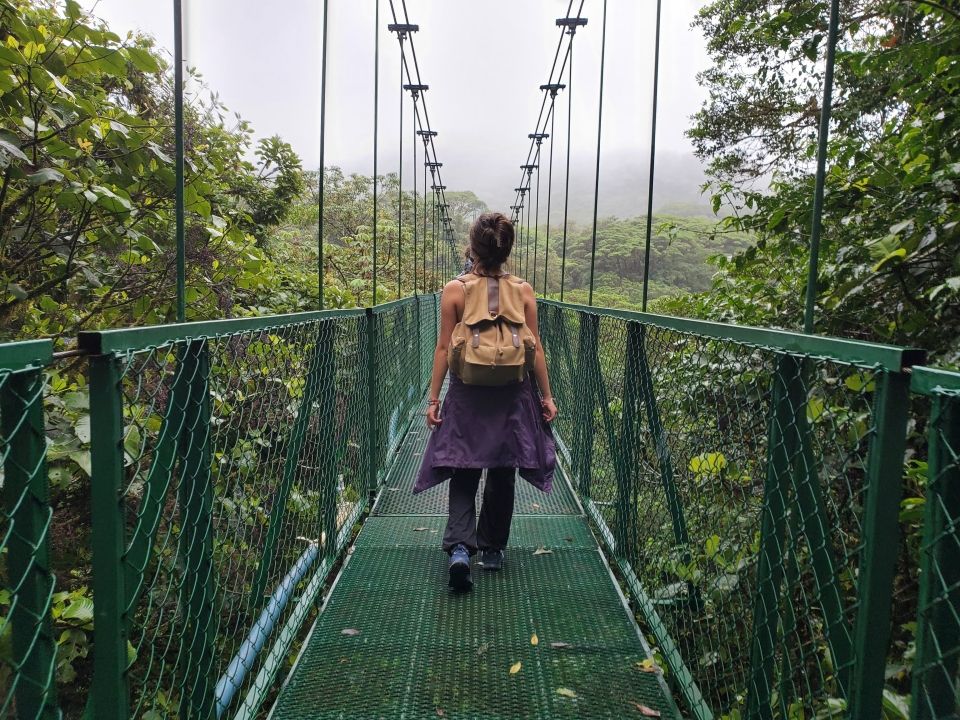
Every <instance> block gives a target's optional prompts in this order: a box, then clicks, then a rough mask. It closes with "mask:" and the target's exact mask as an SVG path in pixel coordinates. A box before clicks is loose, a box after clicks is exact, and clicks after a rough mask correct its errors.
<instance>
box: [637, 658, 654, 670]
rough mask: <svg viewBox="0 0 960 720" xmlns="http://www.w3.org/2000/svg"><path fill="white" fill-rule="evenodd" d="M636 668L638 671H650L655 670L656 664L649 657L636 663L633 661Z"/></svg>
mask: <svg viewBox="0 0 960 720" xmlns="http://www.w3.org/2000/svg"><path fill="white" fill-rule="evenodd" d="M635 664H636V666H637V670H639V671H640V672H647V673H652V672H656V671H657V664H656V663H655V662H654V661H653V660H652V659H651V658H647V659H646V660H641V661H640V662H638V663H635Z"/></svg>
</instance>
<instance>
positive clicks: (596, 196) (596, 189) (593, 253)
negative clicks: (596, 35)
mask: <svg viewBox="0 0 960 720" xmlns="http://www.w3.org/2000/svg"><path fill="white" fill-rule="evenodd" d="M602 25H603V29H602V31H601V34H600V99H599V104H598V107H597V170H596V176H595V178H594V185H593V233H592V234H591V240H590V293H589V296H588V300H587V305H591V306H592V305H593V274H594V267H595V265H596V262H597V211H598V210H599V207H600V135H601V131H602V130H603V70H604V61H605V59H606V55H607V0H603V22H602Z"/></svg>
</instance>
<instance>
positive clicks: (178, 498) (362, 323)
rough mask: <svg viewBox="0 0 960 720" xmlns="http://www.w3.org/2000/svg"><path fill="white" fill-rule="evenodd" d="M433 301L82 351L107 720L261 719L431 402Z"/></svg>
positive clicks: (227, 325)
mask: <svg viewBox="0 0 960 720" xmlns="http://www.w3.org/2000/svg"><path fill="white" fill-rule="evenodd" d="M434 302H435V301H434V300H433V298H432V297H427V298H425V299H410V300H405V301H401V302H397V303H393V304H391V305H388V306H383V307H378V308H376V309H375V310H373V311H366V312H365V311H363V310H356V311H331V312H326V313H306V314H301V315H294V316H285V317H280V318H266V319H262V320H260V319H257V320H236V321H222V322H214V323H199V324H192V325H183V326H168V327H162V328H155V329H153V328H151V329H135V330H129V331H112V332H104V333H91V334H87V335H84V336H83V337H82V338H81V343H82V345H83V346H84V347H85V348H87V349H88V350H89V351H90V352H92V353H94V356H93V357H92V358H91V407H92V408H93V409H94V410H93V414H92V422H93V435H94V443H93V468H94V475H95V476H96V477H97V478H98V482H97V483H96V484H95V486H94V496H93V511H94V515H93V523H94V538H93V542H94V573H95V584H94V596H95V601H96V605H97V624H96V634H95V648H94V652H95V666H96V677H95V680H94V682H95V685H96V687H97V688H98V692H97V694H96V695H95V697H94V702H95V706H94V712H95V714H96V717H98V718H100V717H143V716H145V715H148V714H149V715H150V716H151V717H174V716H177V715H180V716H184V715H186V716H190V717H212V716H213V714H215V715H217V716H220V715H222V714H224V713H226V712H230V713H231V714H234V713H237V714H238V716H239V717H251V716H253V715H254V714H255V712H256V710H257V708H258V707H259V706H260V704H261V703H262V702H263V700H264V698H265V697H266V696H267V694H268V693H269V691H270V689H271V687H272V685H273V682H274V679H275V676H276V673H277V671H278V670H279V668H280V667H281V665H282V664H283V662H284V661H285V660H286V655H287V653H288V652H289V651H290V649H291V647H292V646H293V643H294V642H295V641H296V640H297V638H298V637H299V636H300V634H301V631H302V630H303V629H304V628H305V627H306V625H305V621H306V620H307V617H308V614H309V613H310V612H312V611H313V607H314V603H315V601H316V598H317V596H318V593H319V591H320V589H321V587H322V582H323V579H324V578H325V576H326V574H327V573H328V572H329V570H330V568H331V566H332V564H333V562H334V560H335V558H336V556H337V555H338V553H339V552H340V550H342V548H343V547H344V545H345V541H346V540H347V538H348V536H349V531H350V528H351V526H352V524H353V522H354V521H355V520H356V519H357V518H358V516H359V514H360V513H361V512H363V510H365V509H366V507H367V504H368V499H369V496H370V492H369V491H370V490H372V489H375V486H376V484H378V482H379V480H378V479H377V478H379V476H380V475H381V474H382V470H383V467H384V464H385V463H386V462H387V461H388V456H389V452H390V442H393V441H394V440H393V438H394V436H397V435H398V434H400V433H402V431H403V429H404V428H405V426H406V423H407V422H409V418H410V414H411V412H412V411H413V410H414V408H415V405H416V403H417V401H418V399H419V396H420V395H421V393H422V390H423V385H422V372H421V368H420V364H421V359H422V357H423V354H424V352H425V351H424V350H423V349H422V348H421V344H422V343H425V342H426V340H427V338H428V333H427V332H424V333H419V332H418V329H417V323H418V322H419V321H420V320H421V315H423V316H424V317H425V318H426V319H427V320H429V319H430V318H431V317H433V316H435V309H434V308H435V305H434ZM421 308H422V309H423V310H422V311H421ZM428 311H429V312H428ZM434 342H435V340H434V339H433V338H430V343H429V344H430V345H431V346H432V345H433V343H434ZM370 348H373V349H374V352H373V353H370V351H369V349H370ZM371 378H372V379H373V380H374V382H373V383H371V382H370V381H371ZM371 389H372V392H373V394H372V396H371V394H370V390H371ZM371 423H372V424H371ZM368 428H369V429H368ZM371 431H372V434H371ZM371 437H374V438H378V439H379V441H377V442H373V443H371V442H370V438H371ZM371 483H372V485H371Z"/></svg>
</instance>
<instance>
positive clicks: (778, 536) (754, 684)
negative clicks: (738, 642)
mask: <svg viewBox="0 0 960 720" xmlns="http://www.w3.org/2000/svg"><path fill="white" fill-rule="evenodd" d="M801 365H802V361H801V360H800V359H798V358H796V357H793V356H791V355H781V356H779V357H778V359H777V367H776V370H775V372H774V375H773V379H772V388H771V391H770V398H771V399H770V420H769V422H768V429H767V472H766V479H765V481H764V487H763V510H762V515H761V523H760V553H759V558H758V563H757V590H756V595H755V597H754V610H753V632H752V633H751V638H752V640H751V645H750V675H749V678H750V679H749V681H748V683H747V713H746V718H747V720H772V718H773V708H772V704H771V703H772V700H773V695H774V682H773V674H774V672H773V671H774V663H775V660H776V650H777V646H778V645H779V642H780V596H781V588H782V585H783V579H784V570H785V567H784V565H785V563H784V555H785V548H784V541H785V535H786V525H787V503H788V497H789V492H790V484H791V474H792V468H793V462H794V459H795V458H796V457H797V455H798V453H800V437H799V434H798V433H796V432H792V431H791V428H793V427H794V420H795V417H796V413H797V410H798V409H800V411H801V412H806V397H805V396H804V395H803V387H802V384H800V383H798V382H796V379H797V378H799V377H800V376H801V371H802V368H801Z"/></svg>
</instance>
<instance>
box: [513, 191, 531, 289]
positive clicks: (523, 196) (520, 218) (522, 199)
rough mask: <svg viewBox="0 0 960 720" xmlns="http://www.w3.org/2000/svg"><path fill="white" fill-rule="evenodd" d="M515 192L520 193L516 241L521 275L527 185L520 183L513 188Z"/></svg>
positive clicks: (521, 273) (518, 270)
mask: <svg viewBox="0 0 960 720" xmlns="http://www.w3.org/2000/svg"><path fill="white" fill-rule="evenodd" d="M514 190H516V192H517V193H518V194H519V195H520V203H519V205H518V206H517V219H518V223H517V227H518V228H519V229H520V233H519V240H520V242H519V243H517V274H518V275H520V276H523V273H524V270H525V268H526V265H525V264H524V262H523V237H524V235H523V207H524V205H525V204H526V198H527V190H529V188H528V187H526V186H524V185H521V186H520V187H518V188H514Z"/></svg>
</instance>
